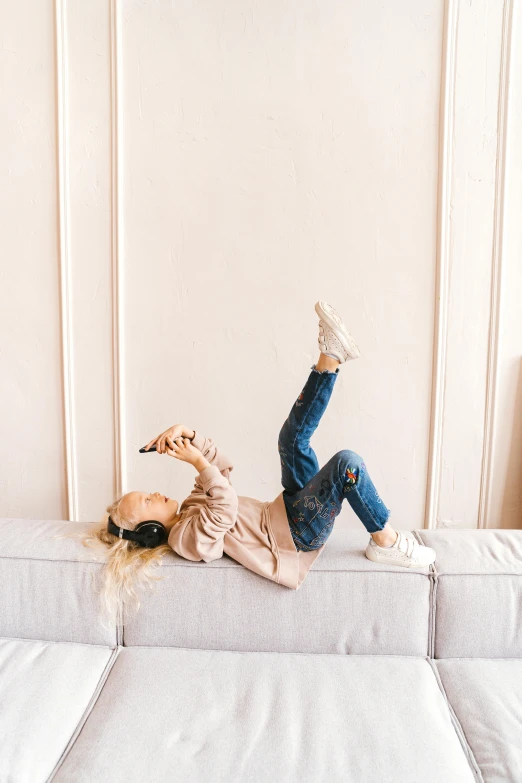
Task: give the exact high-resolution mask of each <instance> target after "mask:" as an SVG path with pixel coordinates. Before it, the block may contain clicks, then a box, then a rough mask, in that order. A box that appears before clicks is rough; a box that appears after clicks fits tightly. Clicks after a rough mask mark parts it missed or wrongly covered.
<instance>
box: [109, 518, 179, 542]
mask: <svg viewBox="0 0 522 783" xmlns="http://www.w3.org/2000/svg"><path fill="white" fill-rule="evenodd" d="M107 530H108V532H109V533H112V534H113V535H115V536H118V538H126V539H127V541H135V542H136V543H137V544H139V545H140V546H145V547H148V548H149V549H152V548H153V547H155V546H160V545H161V544H166V543H167V541H168V537H169V535H168V533H167V529H166V528H165V525H162V524H161V522H156V520H154V519H149V520H147V522H140V523H139V525H136V527H135V528H134V530H125V528H123V527H119V525H115V524H114V522H113V521H112V519H111V517H109V521H108V523H107Z"/></svg>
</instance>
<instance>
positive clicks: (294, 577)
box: [82, 301, 435, 622]
mask: <svg viewBox="0 0 522 783" xmlns="http://www.w3.org/2000/svg"><path fill="white" fill-rule="evenodd" d="M315 310H316V312H317V314H318V316H319V338H318V343H319V350H320V355H319V361H318V362H317V364H315V365H312V367H311V372H310V374H309V376H308V379H307V380H306V383H305V385H304V387H303V389H302V391H301V393H300V394H299V396H298V398H297V399H296V400H295V402H294V404H293V406H292V409H291V410H290V413H289V415H288V418H287V419H286V421H285V422H284V424H283V426H282V428H281V431H280V433H279V439H278V451H279V456H280V462H281V483H282V485H283V491H282V492H281V493H280V494H279V495H278V496H277V497H276V498H275V500H273V501H261V500H257V499H255V498H250V497H244V496H238V495H237V494H236V491H235V489H234V488H233V486H232V483H231V480H230V473H231V471H232V470H233V465H232V462H231V461H230V459H229V458H228V457H227V456H226V455H225V454H224V453H223V452H222V451H221V450H219V449H218V448H217V447H216V445H215V443H214V442H213V440H212V439H210V438H206V437H204V436H203V435H201V434H200V433H199V432H196V431H194V430H191V429H189V428H187V427H185V426H184V425H181V424H177V425H174V426H173V427H170V428H169V429H168V430H166V431H165V432H163V433H162V434H161V435H158V436H157V437H156V438H154V439H153V440H152V441H150V443H148V444H147V446H146V448H147V449H148V448H150V447H151V446H152V445H154V444H155V445H156V451H157V453H158V454H167V455H169V456H170V457H174V458H175V459H178V460H181V461H183V462H187V463H189V464H191V465H192V466H193V467H194V468H195V470H196V473H197V475H196V479H195V485H194V489H193V490H192V492H191V494H190V495H189V496H188V497H187V498H186V499H185V500H184V501H183V502H182V504H181V505H179V504H178V502H177V501H176V500H173V499H171V498H169V497H167V496H165V495H161V494H160V493H159V492H151V493H147V492H140V491H134V492H129V493H127V494H125V495H123V496H121V497H119V498H117V499H116V500H115V501H114V502H113V503H111V505H109V506H107V512H108V517H107V515H106V516H105V517H104V519H103V521H102V522H101V523H99V524H98V525H96V526H94V528H93V530H92V532H90V533H89V534H88V535H84V536H83V537H82V540H83V543H84V545H86V546H93V547H96V548H98V549H99V550H101V551H102V553H103V554H104V556H105V559H106V561H107V568H106V572H105V573H106V576H105V585H104V589H103V591H102V595H101V598H102V607H103V609H104V610H105V612H106V613H107V615H108V616H109V618H110V620H111V622H115V621H116V618H117V616H118V612H117V610H118V604H119V602H120V601H121V600H124V599H125V598H127V597H128V598H131V599H132V601H133V602H134V605H135V608H139V606H140V601H139V599H138V596H137V593H136V591H135V585H136V584H137V583H142V584H145V583H146V584H147V585H148V586H150V580H151V578H153V577H152V574H151V571H150V568H151V567H155V566H157V565H159V564H160V561H161V558H162V556H163V555H164V554H165V553H166V552H171V551H172V550H174V551H175V552H176V553H177V554H179V555H181V556H182V557H184V558H186V559H188V560H194V561H200V560H203V561H204V562H206V563H208V562H210V561H211V560H217V559H218V558H221V557H222V556H223V553H225V554H227V555H229V556H230V557H232V558H233V559H234V560H236V561H237V562H239V563H241V564H242V565H243V566H245V567H246V568H248V569H250V570H251V571H253V572H255V573H256V574H259V575H260V576H263V577H265V578H267V579H270V580H272V581H273V582H276V583H278V584H281V585H284V586H286V587H289V588H291V589H294V590H297V589H298V588H299V587H300V586H301V584H302V582H303V580H304V578H305V576H306V574H307V573H308V571H309V569H310V567H311V565H312V564H313V562H314V561H315V560H316V559H317V557H318V556H319V555H320V554H321V552H322V550H323V549H324V546H325V543H326V540H327V538H328V536H329V535H330V533H331V532H332V529H333V526H334V522H335V519H336V518H337V516H338V515H339V514H340V512H341V509H342V503H343V500H347V501H348V503H349V504H350V506H351V507H352V508H353V510H354V511H355V513H356V514H357V516H358V517H359V519H360V520H361V522H362V524H363V525H364V527H365V528H366V530H367V531H368V532H369V534H370V540H369V542H368V545H367V547H366V552H365V554H366V557H367V558H369V559H370V560H373V561H375V562H377V563H390V564H391V565H396V566H404V567H406V568H408V567H410V566H414V567H418V566H426V565H429V564H430V563H433V562H434V560H435V552H434V550H433V549H431V548H430V547H426V546H423V545H421V544H419V543H418V542H417V541H416V539H415V538H414V537H413V535H412V534H407V533H402V532H398V531H395V530H394V529H393V528H392V526H391V525H390V524H389V522H388V518H389V516H390V511H389V509H388V508H387V507H386V506H385V504H384V503H383V501H382V499H381V498H380V497H379V494H378V493H377V490H376V489H375V486H374V484H373V482H372V480H371V478H370V476H369V473H368V470H367V467H366V465H365V463H364V461H363V459H362V457H361V456H359V454H356V453H355V452H354V451H350V450H349V449H343V450H342V451H339V452H337V453H336V454H334V455H333V457H331V459H330V460H329V461H328V462H327V463H326V464H325V465H323V467H322V468H320V467H319V464H318V462H317V457H316V455H315V453H314V451H313V449H312V447H311V446H310V438H311V436H312V435H313V433H314V431H315V429H316V427H317V425H318V424H319V421H320V419H321V416H322V415H323V413H324V411H325V410H326V407H327V405H328V401H329V399H330V397H331V394H332V391H333V388H334V385H335V382H336V380H337V376H338V373H339V366H340V365H342V364H344V363H345V362H346V361H348V360H351V359H357V358H358V357H359V356H360V350H359V348H358V346H357V345H356V343H355V341H354V339H353V337H352V336H351V334H350V333H349V332H348V330H347V328H346V326H345V324H344V323H343V321H342V319H341V318H340V316H339V314H338V313H337V311H336V310H334V308H333V307H331V306H330V305H329V304H327V303H326V302H323V301H319V302H317V303H316V305H315ZM151 520H153V521H154V523H152V522H150V524H149V525H143V524H141V526H140V523H144V522H147V521H151ZM150 527H152V528H153V533H154V535H153V537H152V539H148V540H147V539H145V538H140V536H143V534H144V532H145V533H146V531H147V528H150ZM151 541H152V543H151Z"/></svg>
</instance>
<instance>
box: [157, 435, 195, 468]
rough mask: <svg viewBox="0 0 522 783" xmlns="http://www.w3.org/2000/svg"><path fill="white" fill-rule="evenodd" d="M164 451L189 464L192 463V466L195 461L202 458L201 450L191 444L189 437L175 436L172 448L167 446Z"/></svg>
mask: <svg viewBox="0 0 522 783" xmlns="http://www.w3.org/2000/svg"><path fill="white" fill-rule="evenodd" d="M166 453H167V454H168V455H169V457H175V458H176V459H180V460H181V461H182V462H188V463H189V464H190V465H194V467H195V466H196V463H198V462H200V461H203V460H204V457H203V455H202V453H201V451H200V450H199V449H197V448H196V447H195V446H193V445H192V443H191V442H190V440H189V438H176V439H175V440H174V443H173V446H172V448H171V449H170V448H168V447H167V449H166Z"/></svg>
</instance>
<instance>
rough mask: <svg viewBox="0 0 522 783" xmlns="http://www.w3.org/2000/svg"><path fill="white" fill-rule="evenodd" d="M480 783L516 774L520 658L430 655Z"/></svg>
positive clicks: (521, 769) (519, 770)
mask: <svg viewBox="0 0 522 783" xmlns="http://www.w3.org/2000/svg"><path fill="white" fill-rule="evenodd" d="M434 665H435V666H436V668H437V670H438V672H439V674H440V678H441V680H442V684H443V686H444V690H445V691H446V694H447V697H448V700H449V702H450V704H451V706H452V708H453V710H454V712H455V714H456V716H457V718H458V720H459V722H460V725H461V726H462V729H463V731H464V734H465V735H466V739H467V741H468V743H469V745H470V746H471V749H472V751H473V754H474V757H475V759H476V761H477V763H478V765H479V767H480V771H481V773H482V777H483V779H484V783H506V781H513V783H515V781H520V780H521V779H522V661H521V660H515V659H513V660H510V659H499V658H497V659H492V660H485V659H481V658H477V659H475V660H470V659H467V660H464V659H451V658H447V659H444V660H441V661H434Z"/></svg>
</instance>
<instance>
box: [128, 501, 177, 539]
mask: <svg viewBox="0 0 522 783" xmlns="http://www.w3.org/2000/svg"><path fill="white" fill-rule="evenodd" d="M178 508H179V503H178V501H177V500H173V499H172V498H169V497H168V496H166V495H161V494H160V493H159V492H127V494H126V495H125V497H124V498H123V500H122V501H121V503H120V509H121V512H122V514H123V515H126V514H129V515H131V514H132V515H133V516H134V518H135V519H137V520H138V522H136V524H139V522H146V521H147V520H148V519H155V520H156V521H157V522H161V523H162V524H163V525H165V527H166V529H167V532H170V530H171V528H172V527H174V525H175V524H176V522H177V513H178Z"/></svg>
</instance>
